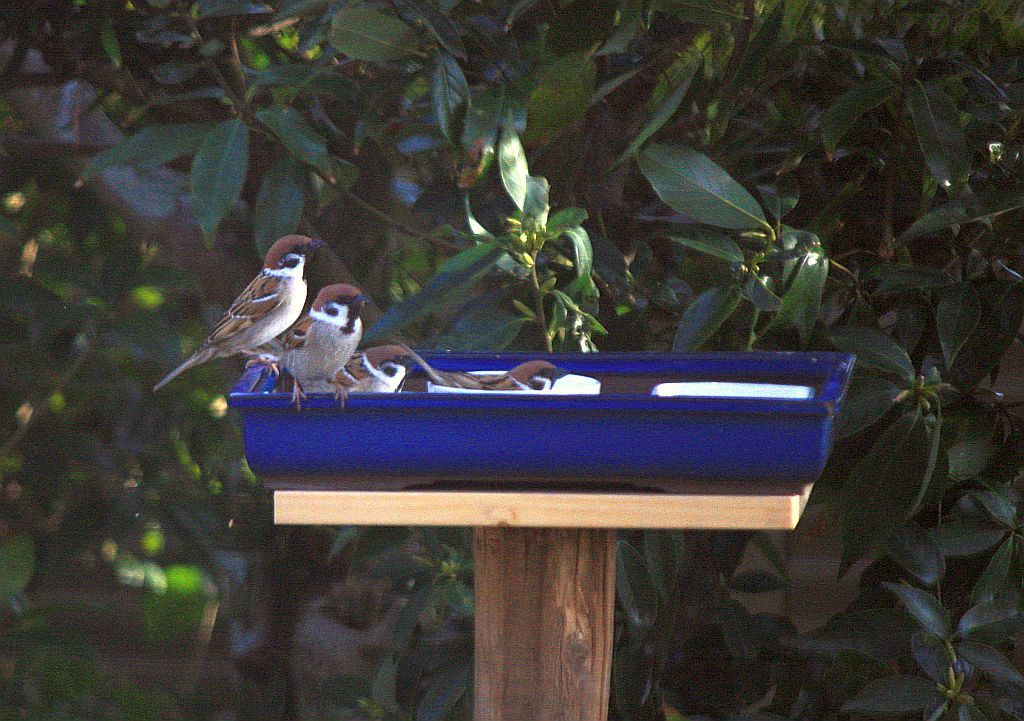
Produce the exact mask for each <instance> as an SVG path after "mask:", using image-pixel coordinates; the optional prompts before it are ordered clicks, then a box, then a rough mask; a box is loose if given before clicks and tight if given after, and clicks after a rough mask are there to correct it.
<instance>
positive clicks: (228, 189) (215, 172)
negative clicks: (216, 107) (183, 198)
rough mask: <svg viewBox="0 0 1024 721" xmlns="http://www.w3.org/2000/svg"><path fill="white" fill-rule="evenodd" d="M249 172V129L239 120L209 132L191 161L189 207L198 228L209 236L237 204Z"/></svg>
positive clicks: (226, 123)
mask: <svg viewBox="0 0 1024 721" xmlns="http://www.w3.org/2000/svg"><path fill="white" fill-rule="evenodd" d="M248 169H249V128H248V127H246V125H245V123H244V122H243V121H242V119H241V118H233V119H231V120H225V121H224V122H222V123H220V124H219V125H217V127H216V128H214V129H213V130H212V131H210V132H209V133H208V134H207V135H206V137H205V138H203V142H202V144H201V145H200V146H199V150H198V151H196V154H195V157H194V158H193V159H192V207H193V208H194V210H195V215H196V220H197V221H198V223H199V227H200V228H202V229H203V232H204V233H205V234H206V235H207V237H212V236H213V234H214V233H215V232H216V230H217V225H218V224H219V223H220V220H221V218H223V217H224V216H225V215H227V213H228V211H229V210H231V208H233V207H234V205H235V203H236V202H238V196H239V195H240V194H241V192H242V186H243V185H244V184H245V174H246V172H247V171H248Z"/></svg>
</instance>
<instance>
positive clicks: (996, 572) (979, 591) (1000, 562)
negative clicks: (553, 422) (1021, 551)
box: [971, 537, 1013, 603]
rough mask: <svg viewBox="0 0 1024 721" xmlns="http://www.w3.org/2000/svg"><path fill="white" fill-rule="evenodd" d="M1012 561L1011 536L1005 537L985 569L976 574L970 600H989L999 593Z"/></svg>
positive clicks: (1008, 573)
mask: <svg viewBox="0 0 1024 721" xmlns="http://www.w3.org/2000/svg"><path fill="white" fill-rule="evenodd" d="M1011 563H1013V538H1012V537H1010V538H1007V539H1006V540H1005V541H1003V543H1002V545H1000V546H999V548H998V549H997V550H996V552H995V553H993V554H992V558H990V559H989V562H988V565H987V566H985V570H984V571H982V572H981V575H980V576H978V580H977V581H976V582H975V584H974V589H973V590H972V591H971V602H972V603H981V602H982V601H991V600H992V599H993V598H996V597H997V596H999V595H1000V592H1001V591H1002V590H1003V588H1004V587H1005V586H1006V579H1007V577H1008V576H1009V575H1010V564H1011Z"/></svg>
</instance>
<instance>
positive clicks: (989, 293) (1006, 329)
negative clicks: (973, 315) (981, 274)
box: [944, 280, 1024, 392]
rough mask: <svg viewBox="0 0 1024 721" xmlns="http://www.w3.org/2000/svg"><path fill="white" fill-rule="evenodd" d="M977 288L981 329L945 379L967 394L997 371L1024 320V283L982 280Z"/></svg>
mask: <svg viewBox="0 0 1024 721" xmlns="http://www.w3.org/2000/svg"><path fill="white" fill-rule="evenodd" d="M974 286H975V290H976V291H977V293H978V298H979V299H980V300H981V303H982V307H983V310H982V313H981V319H980V320H979V321H978V328H977V330H976V331H975V332H974V334H973V335H971V337H970V339H969V340H968V341H967V343H965V344H964V347H963V348H961V349H960V352H959V353H957V356H956V359H955V360H954V363H953V367H952V368H948V369H947V372H946V373H945V374H944V376H945V379H946V380H948V381H949V382H950V383H952V384H953V385H955V386H956V387H957V388H959V389H961V390H962V391H965V392H969V391H971V390H972V389H973V388H974V387H975V386H976V385H977V384H978V383H980V382H981V381H982V380H984V378H985V377H986V376H990V375H992V374H994V373H995V372H997V369H998V365H999V361H1000V359H1001V358H1002V357H1003V354H1004V353H1006V350H1007V349H1008V348H1009V347H1010V344H1011V343H1013V340H1014V338H1015V337H1016V336H1017V333H1018V331H1019V329H1020V327H1021V322H1022V319H1024V283H1019V282H1015V281H1002V280H982V281H975V283H974Z"/></svg>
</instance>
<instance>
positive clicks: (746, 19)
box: [722, 0, 757, 79]
mask: <svg viewBox="0 0 1024 721" xmlns="http://www.w3.org/2000/svg"><path fill="white" fill-rule="evenodd" d="M756 15H757V7H755V4H754V0H743V20H741V21H740V26H739V28H737V30H736V40H735V41H734V42H733V46H732V53H731V54H730V55H729V62H728V64H727V65H726V68H725V72H724V73H723V74H722V77H723V78H727V79H728V78H730V77H731V76H732V73H733V71H734V70H736V68H737V67H738V66H739V64H740V62H741V61H742V60H743V53H744V51H745V50H746V49H747V43H748V42H749V41H750V33H751V31H752V30H753V29H754V17H755V16H756Z"/></svg>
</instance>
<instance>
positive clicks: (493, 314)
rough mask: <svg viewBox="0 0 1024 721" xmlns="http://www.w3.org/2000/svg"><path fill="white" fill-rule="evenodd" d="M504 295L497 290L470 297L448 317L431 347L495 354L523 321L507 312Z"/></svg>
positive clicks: (506, 294)
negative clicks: (448, 320)
mask: <svg viewBox="0 0 1024 721" xmlns="http://www.w3.org/2000/svg"><path fill="white" fill-rule="evenodd" d="M508 306H509V300H508V293H507V291H505V290H504V289H501V288H498V289H495V290H492V291H490V292H488V293H487V294H486V295H484V297H483V298H474V299H473V300H471V301H470V302H469V303H466V304H465V305H464V306H463V307H462V308H460V309H459V310H457V311H456V312H455V313H453V314H452V316H453V317H452V319H451V321H450V323H449V325H448V327H447V328H445V330H444V332H443V333H441V334H440V335H439V336H437V337H436V338H435V340H434V342H433V344H432V345H433V347H435V348H442V349H446V350H447V349H451V350H458V351H497V350H502V349H503V348H505V347H506V346H508V344H509V343H511V342H512V341H513V340H514V339H515V337H516V335H517V334H518V333H519V331H520V330H521V329H522V327H523V325H524V324H525V323H526V320H525V319H524V318H522V317H521V316H519V315H517V314H516V313H513V312H511V311H510V310H509V308H508Z"/></svg>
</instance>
